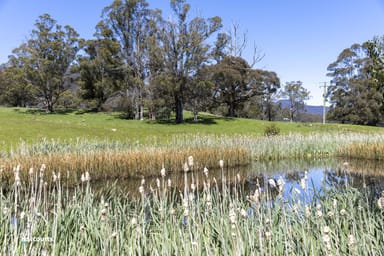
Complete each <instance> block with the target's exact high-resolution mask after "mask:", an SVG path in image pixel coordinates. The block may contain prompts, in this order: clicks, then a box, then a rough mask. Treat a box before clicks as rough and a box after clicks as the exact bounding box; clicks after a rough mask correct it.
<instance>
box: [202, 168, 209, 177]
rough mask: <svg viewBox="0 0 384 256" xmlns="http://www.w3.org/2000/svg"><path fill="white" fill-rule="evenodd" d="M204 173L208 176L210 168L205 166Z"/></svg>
mask: <svg viewBox="0 0 384 256" xmlns="http://www.w3.org/2000/svg"><path fill="white" fill-rule="evenodd" d="M203 173H204V175H205V176H206V177H208V168H207V167H204V170H203Z"/></svg>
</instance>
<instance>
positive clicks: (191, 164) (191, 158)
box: [188, 156, 193, 168]
mask: <svg viewBox="0 0 384 256" xmlns="http://www.w3.org/2000/svg"><path fill="white" fill-rule="evenodd" d="M188 166H189V167H190V168H192V167H193V156H189V157H188Z"/></svg>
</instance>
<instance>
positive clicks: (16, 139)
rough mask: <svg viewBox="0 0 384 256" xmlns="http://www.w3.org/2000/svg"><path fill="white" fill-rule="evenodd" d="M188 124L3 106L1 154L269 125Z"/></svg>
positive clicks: (305, 127)
mask: <svg viewBox="0 0 384 256" xmlns="http://www.w3.org/2000/svg"><path fill="white" fill-rule="evenodd" d="M185 116H186V122H185V123H183V124H178V125H176V124H174V121H173V120H170V121H150V120H144V121H137V120H127V119H123V118H121V115H120V114H119V113H83V112H66V113H56V114H45V113H43V112H39V111H32V110H30V109H29V110H27V109H20V108H0V150H1V151H4V150H9V149H10V148H14V147H17V146H18V145H19V144H20V143H21V142H22V141H24V142H26V143H27V144H29V143H34V142H38V141H39V140H41V139H42V138H45V139H55V140H70V139H77V138H79V139H89V140H96V141H98V140H100V141H120V142H132V141H139V142H140V143H144V144H145V143H148V142H149V141H153V140H151V139H153V138H156V140H160V141H162V142H167V141H168V140H170V139H172V138H173V137H174V136H177V135H180V134H197V133H198V134H202V135H239V134H241V135H247V136H262V135H263V134H264V130H265V127H267V126H268V125H270V122H267V121H260V120H252V119H241V118H223V117H218V116H213V115H209V114H202V115H200V119H199V122H198V123H194V122H193V121H192V117H191V115H190V113H188V112H186V113H185ZM274 123H275V124H276V125H277V127H278V128H279V129H280V132H281V134H283V135H286V134H291V133H300V134H310V133H318V132H320V133H322V132H326V133H329V132H341V131H345V132H363V133H369V132H372V133H378V132H382V131H384V130H383V129H382V128H378V127H367V126H357V125H340V124H326V125H323V124H319V123H314V124H304V123H289V122H274Z"/></svg>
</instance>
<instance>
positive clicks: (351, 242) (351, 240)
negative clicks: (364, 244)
mask: <svg viewBox="0 0 384 256" xmlns="http://www.w3.org/2000/svg"><path fill="white" fill-rule="evenodd" d="M355 244H356V239H355V237H354V236H353V235H349V236H348V246H349V247H350V248H353V247H354V245H355Z"/></svg>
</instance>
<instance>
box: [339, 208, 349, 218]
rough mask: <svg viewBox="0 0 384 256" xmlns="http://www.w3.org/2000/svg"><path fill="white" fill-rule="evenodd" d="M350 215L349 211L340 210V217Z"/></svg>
mask: <svg viewBox="0 0 384 256" xmlns="http://www.w3.org/2000/svg"><path fill="white" fill-rule="evenodd" d="M347 214H348V213H347V211H346V210H345V209H341V210H340V215H341V216H346V215H347Z"/></svg>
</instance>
